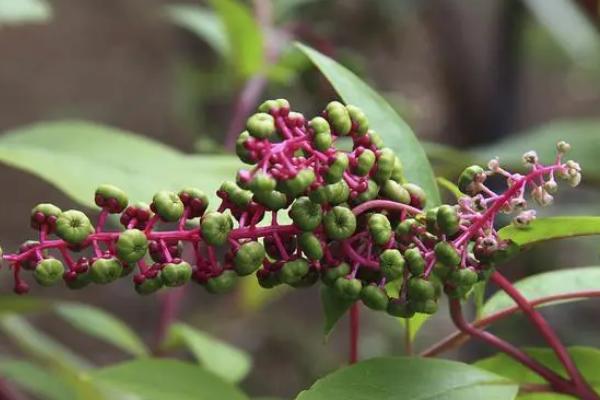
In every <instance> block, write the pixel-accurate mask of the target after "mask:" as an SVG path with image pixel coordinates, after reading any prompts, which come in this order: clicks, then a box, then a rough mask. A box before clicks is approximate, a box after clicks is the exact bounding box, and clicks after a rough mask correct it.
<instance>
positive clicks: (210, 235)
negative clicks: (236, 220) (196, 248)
mask: <svg viewBox="0 0 600 400" xmlns="http://www.w3.org/2000/svg"><path fill="white" fill-rule="evenodd" d="M231 228H233V222H232V221H231V218H230V217H229V216H227V215H225V214H222V213H220V212H217V211H211V212H208V213H206V214H204V215H203V216H202V219H201V220H200V229H201V231H202V238H203V239H204V241H205V242H206V243H208V244H209V245H213V246H221V245H223V244H225V243H226V242H227V237H228V236H229V232H230V231H231Z"/></svg>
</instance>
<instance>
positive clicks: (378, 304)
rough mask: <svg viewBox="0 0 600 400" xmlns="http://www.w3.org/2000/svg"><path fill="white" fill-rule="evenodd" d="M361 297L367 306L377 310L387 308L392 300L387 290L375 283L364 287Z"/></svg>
mask: <svg viewBox="0 0 600 400" xmlns="http://www.w3.org/2000/svg"><path fill="white" fill-rule="evenodd" d="M360 299H361V300H362V302H363V304H364V305H365V306H367V307H369V308H370V309H372V310H377V311H383V310H386V309H387V306H388V303H389V301H390V299H389V298H388V295H387V293H386V292H385V290H383V289H382V288H380V287H379V286H377V285H375V284H370V285H367V286H365V287H363V288H362V289H361V291H360Z"/></svg>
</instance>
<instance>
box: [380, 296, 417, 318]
mask: <svg viewBox="0 0 600 400" xmlns="http://www.w3.org/2000/svg"><path fill="white" fill-rule="evenodd" d="M386 311H387V313H388V314H390V315H391V316H394V317H398V318H412V317H413V316H414V315H415V311H414V310H413V309H412V308H411V307H410V305H409V304H408V303H407V302H406V301H402V300H400V299H391V300H390V301H389V303H388V306H387V310H386Z"/></svg>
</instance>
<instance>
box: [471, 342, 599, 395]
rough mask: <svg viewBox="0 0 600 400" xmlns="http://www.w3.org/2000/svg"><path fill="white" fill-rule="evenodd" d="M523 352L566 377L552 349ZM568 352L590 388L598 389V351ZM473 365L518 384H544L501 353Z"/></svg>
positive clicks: (575, 349)
mask: <svg viewBox="0 0 600 400" xmlns="http://www.w3.org/2000/svg"><path fill="white" fill-rule="evenodd" d="M524 350H525V352H526V353H527V354H529V355H530V356H531V357H533V358H534V359H536V360H538V361H539V362H540V363H542V364H544V365H545V366H547V367H548V368H550V369H552V370H553V371H555V372H557V373H559V374H560V375H562V376H565V377H566V372H565V370H564V368H563V366H562V364H561V363H560V361H558V359H557V358H556V355H555V354H554V352H553V351H552V349H548V348H527V349H524ZM568 350H569V354H570V355H571V357H573V361H574V362H575V365H577V368H578V369H579V371H580V372H581V374H582V375H583V376H584V378H586V380H587V381H588V382H589V383H590V384H591V385H592V386H594V387H600V374H598V369H599V368H600V350H599V349H595V348H591V347H582V346H574V347H570V348H569V349H568ZM474 365H475V366H477V367H479V368H482V369H485V370H488V371H491V372H494V373H496V374H498V375H501V376H504V377H506V378H508V379H511V380H513V381H515V382H518V383H543V382H545V381H544V380H543V379H542V378H541V377H540V376H539V375H537V374H536V373H534V372H533V371H531V370H529V369H528V368H526V367H524V366H523V365H522V364H520V363H518V362H516V361H514V360H513V359H512V358H510V357H508V356H506V355H505V354H503V353H499V354H496V355H494V356H492V357H489V358H485V359H483V360H479V361H477V362H476V363H475V364H474Z"/></svg>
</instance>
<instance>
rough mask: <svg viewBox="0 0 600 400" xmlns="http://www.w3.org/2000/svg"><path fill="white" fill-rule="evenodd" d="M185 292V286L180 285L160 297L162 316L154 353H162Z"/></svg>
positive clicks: (158, 325)
mask: <svg viewBox="0 0 600 400" xmlns="http://www.w3.org/2000/svg"><path fill="white" fill-rule="evenodd" d="M184 292H185V287H178V288H175V289H171V290H169V291H167V292H166V293H164V294H163V295H162V296H161V298H160V306H161V307H160V318H159V320H158V324H157V325H156V331H155V333H154V341H155V346H154V355H161V354H162V350H161V345H162V343H163V342H164V340H165V339H166V337H167V335H168V333H169V328H170V327H171V325H172V324H173V322H175V320H176V319H177V316H178V314H179V309H180V307H181V299H182V298H183V295H184Z"/></svg>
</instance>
